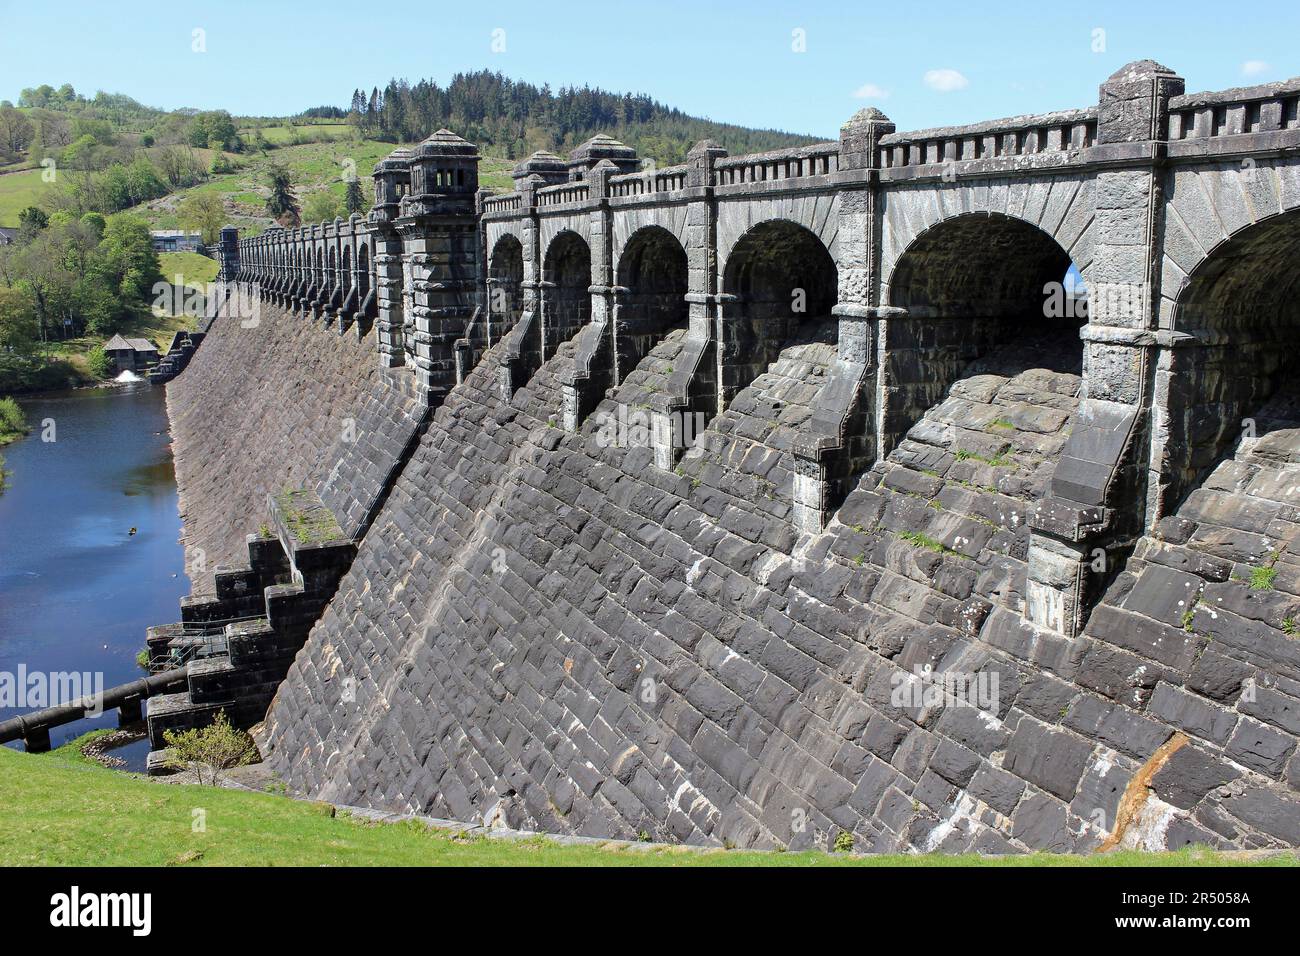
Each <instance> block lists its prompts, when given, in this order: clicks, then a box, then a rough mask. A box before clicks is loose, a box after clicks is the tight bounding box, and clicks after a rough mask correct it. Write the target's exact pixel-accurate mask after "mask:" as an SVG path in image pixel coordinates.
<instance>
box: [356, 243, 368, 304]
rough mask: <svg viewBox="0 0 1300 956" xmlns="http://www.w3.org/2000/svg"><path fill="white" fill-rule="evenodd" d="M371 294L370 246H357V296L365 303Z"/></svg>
mask: <svg viewBox="0 0 1300 956" xmlns="http://www.w3.org/2000/svg"><path fill="white" fill-rule="evenodd" d="M368 295H370V246H368V245H367V244H366V243H364V242H363V243H361V244H360V245H358V246H357V297H358V298H359V299H360V300H361V301H362V302H363V303H364V302H365V300H366V296H368Z"/></svg>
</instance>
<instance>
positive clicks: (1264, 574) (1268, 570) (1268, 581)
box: [1250, 565, 1277, 591]
mask: <svg viewBox="0 0 1300 956" xmlns="http://www.w3.org/2000/svg"><path fill="white" fill-rule="evenodd" d="M1276 577H1277V568H1275V567H1272V566H1271V565H1270V566H1268V567H1263V568H1251V569H1250V589H1251V590H1252V591H1271V590H1273V581H1274V579H1275V578H1276Z"/></svg>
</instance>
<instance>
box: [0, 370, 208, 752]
mask: <svg viewBox="0 0 1300 956" xmlns="http://www.w3.org/2000/svg"><path fill="white" fill-rule="evenodd" d="M19 404H20V405H21V406H22V407H23V410H24V411H25V412H26V413H27V420H28V423H29V424H30V425H31V426H32V433H31V434H30V435H28V436H27V437H26V438H24V439H21V440H20V441H18V442H15V443H14V444H11V445H8V446H6V447H5V448H3V449H0V455H3V456H4V458H5V461H6V468H7V470H8V471H9V473H10V474H9V479H8V483H9V484H8V488H7V489H6V490H5V491H4V492H2V493H0V674H5V673H7V674H10V675H17V674H18V673H19V672H20V669H23V670H25V672H26V673H28V674H31V673H33V672H42V673H47V674H48V673H74V672H75V673H79V674H80V673H89V674H91V675H93V676H92V679H93V680H102V682H103V687H104V688H109V687H112V686H113V685H115V684H120V683H124V682H126V681H130V680H136V679H138V678H140V677H142V676H144V671H142V670H141V669H140V667H139V665H138V664H137V663H136V655H137V654H138V653H139V652H140V651H141V650H142V649H143V648H144V640H145V629H146V628H147V627H149V626H150V625H153V624H165V623H168V622H170V621H175V620H178V619H179V617H180V610H179V606H178V601H179V599H180V598H181V597H182V596H183V595H185V594H188V593H189V582H188V580H187V579H186V577H185V573H184V554H183V551H182V548H181V545H180V543H179V541H178V538H179V535H180V524H181V523H180V517H179V515H178V512H177V498H176V478H175V472H174V470H173V467H172V455H171V446H170V438H169V436H168V423H167V409H166V404H165V396H164V392H163V389H162V388H159V387H151V386H149V385H147V384H139V385H126V386H123V387H118V388H98V389H80V390H76V391H68V392H56V393H48V394H43V395H39V396H33V397H31V398H25V399H24V398H21V397H20V398H19ZM51 426H52V427H51ZM51 437H52V438H53V439H54V440H53V441H46V440H43V439H44V438H51ZM133 528H134V529H135V533H134V534H132V533H131V529H133ZM91 689H93V688H91ZM6 703H8V701H4V700H0V720H5V719H8V718H9V717H13V716H16V715H17V714H20V713H24V712H27V711H30V710H32V709H33V708H32V707H12V706H3V705H4V704H6ZM56 703H57V701H56ZM116 725H117V712H116V711H110V712H108V713H107V714H105V715H103V716H102V717H99V718H96V719H93V720H92V719H87V720H81V721H78V722H76V723H73V724H67V725H65V726H63V727H59V728H56V729H55V730H53V731H52V732H51V738H52V742H53V745H54V746H56V747H57V746H59V744H61V743H64V742H66V741H67V740H70V739H71V738H73V737H76V736H78V735H80V734H82V733H85V732H86V731H87V730H90V729H93V728H96V727H115V726H116ZM11 746H17V747H21V746H22V745H21V744H13V745H11ZM147 749H148V745H147V743H146V742H145V741H140V742H138V743H136V744H132V745H130V746H128V747H126V748H123V749H121V750H118V751H115V752H114V754H115V756H120V757H122V758H124V759H126V761H127V764H128V767H129V768H130V769H134V770H139V769H143V765H144V754H145V753H146V752H147Z"/></svg>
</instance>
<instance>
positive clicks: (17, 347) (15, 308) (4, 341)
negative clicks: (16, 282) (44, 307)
mask: <svg viewBox="0 0 1300 956" xmlns="http://www.w3.org/2000/svg"><path fill="white" fill-rule="evenodd" d="M39 332H40V330H39V328H38V326H37V323H36V309H35V308H34V307H33V306H32V301H31V298H30V297H29V296H27V295H26V294H24V293H23V291H22V290H21V289H17V288H13V287H10V286H0V352H19V353H25V352H27V351H29V350H30V349H31V347H32V345H33V344H34V343H35V342H36V337H37V335H38V334H39Z"/></svg>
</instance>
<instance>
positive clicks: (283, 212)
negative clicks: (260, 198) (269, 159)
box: [266, 163, 301, 227]
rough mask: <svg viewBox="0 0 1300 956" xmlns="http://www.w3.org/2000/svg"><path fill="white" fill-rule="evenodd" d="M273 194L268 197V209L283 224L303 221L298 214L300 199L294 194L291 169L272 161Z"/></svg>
mask: <svg viewBox="0 0 1300 956" xmlns="http://www.w3.org/2000/svg"><path fill="white" fill-rule="evenodd" d="M270 174H271V195H270V196H268V197H267V199H266V211H267V212H269V213H270V214H271V215H272V216H273V217H274V218H275V220H276V222H278V223H280V224H281V225H282V226H286V227H293V226H297V225H298V223H299V222H300V221H301V219H300V217H299V214H298V199H297V197H295V196H294V194H293V180H292V179H290V177H289V170H287V169H285V168H284V167H283V166H281V165H280V164H279V163H272V164H271V166H270Z"/></svg>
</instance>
